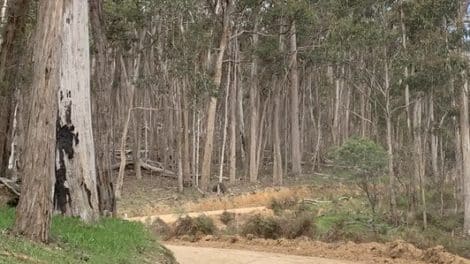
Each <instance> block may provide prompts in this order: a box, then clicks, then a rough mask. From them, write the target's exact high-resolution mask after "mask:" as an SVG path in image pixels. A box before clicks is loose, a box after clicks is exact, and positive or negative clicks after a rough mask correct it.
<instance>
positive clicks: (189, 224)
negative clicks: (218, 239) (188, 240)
mask: <svg viewBox="0 0 470 264" xmlns="http://www.w3.org/2000/svg"><path fill="white" fill-rule="evenodd" d="M215 232H216V227H215V225H214V221H213V220H212V219H211V218H210V217H208V216H206V215H200V216H198V217H196V218H192V217H190V216H186V217H181V218H179V219H178V220H177V221H176V222H175V224H174V228H173V232H172V235H173V236H176V237H179V236H183V235H190V236H195V235H200V234H202V235H212V234H214V233H215Z"/></svg>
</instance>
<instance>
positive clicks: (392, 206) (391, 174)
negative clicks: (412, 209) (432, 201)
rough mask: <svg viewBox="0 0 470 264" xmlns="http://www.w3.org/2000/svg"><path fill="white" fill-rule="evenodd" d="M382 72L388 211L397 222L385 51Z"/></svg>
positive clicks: (388, 84) (388, 85)
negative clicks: (385, 127) (383, 78)
mask: <svg viewBox="0 0 470 264" xmlns="http://www.w3.org/2000/svg"><path fill="white" fill-rule="evenodd" d="M384 55H385V56H384V59H385V60H386V61H385V62H384V71H385V87H384V90H385V91H384V92H385V122H386V126H387V152H388V174H389V178H390V181H389V194H390V209H391V213H392V218H393V220H394V221H397V199H396V194H395V181H396V179H395V172H394V169H393V167H394V163H393V159H394V156H393V135H392V129H393V128H392V110H391V105H390V100H391V99H390V88H391V87H390V75H389V66H388V61H387V49H385V52H384Z"/></svg>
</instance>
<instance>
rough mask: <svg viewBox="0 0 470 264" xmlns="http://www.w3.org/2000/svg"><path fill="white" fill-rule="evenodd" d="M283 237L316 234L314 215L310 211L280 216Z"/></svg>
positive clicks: (291, 237)
mask: <svg viewBox="0 0 470 264" xmlns="http://www.w3.org/2000/svg"><path fill="white" fill-rule="evenodd" d="M279 224H280V226H281V235H282V237H285V238H289V239H294V238H298V237H302V236H305V237H310V238H312V237H313V235H314V234H315V222H314V216H313V215H312V214H311V213H308V212H301V213H295V214H291V215H284V216H283V217H280V218H279Z"/></svg>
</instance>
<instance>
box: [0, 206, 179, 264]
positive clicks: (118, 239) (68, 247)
mask: <svg viewBox="0 0 470 264" xmlns="http://www.w3.org/2000/svg"><path fill="white" fill-rule="evenodd" d="M14 214H15V212H14V210H12V209H0V241H1V242H0V263H61V264H62V263H97V264H102V263H103V264H106V263H110V264H111V263H112V264H114V263H116V264H133V263H136V264H137V263H160V262H164V263H173V257H172V255H171V253H169V252H168V251H167V250H166V249H165V248H164V247H162V246H160V245H159V244H158V243H157V241H156V240H155V238H154V237H153V236H152V235H151V234H150V233H149V232H148V230H147V229H146V228H145V227H144V226H143V225H142V224H139V223H132V222H127V221H124V220H119V219H111V218H108V219H102V220H100V221H99V222H97V223H95V224H93V225H86V224H84V223H82V222H81V221H80V220H78V219H74V218H66V217H61V216H57V217H54V219H53V223H52V228H51V238H52V242H51V243H50V244H49V245H42V244H36V243H31V242H29V241H27V240H25V239H23V238H20V237H14V236H12V235H9V234H8V232H7V230H8V229H9V228H11V227H12V225H13V222H14ZM159 260H160V262H159Z"/></svg>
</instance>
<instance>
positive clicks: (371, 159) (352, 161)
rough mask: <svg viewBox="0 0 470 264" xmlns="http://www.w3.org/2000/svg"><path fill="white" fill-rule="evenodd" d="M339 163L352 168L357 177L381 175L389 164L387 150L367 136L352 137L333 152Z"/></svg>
mask: <svg viewBox="0 0 470 264" xmlns="http://www.w3.org/2000/svg"><path fill="white" fill-rule="evenodd" d="M333 158H334V161H335V163H336V164H337V165H339V166H345V167H347V168H348V169H350V170H351V172H352V174H353V175H354V177H356V178H360V179H362V178H366V177H371V176H381V174H383V172H384V169H385V167H386V165H387V160H388V155H387V152H386V151H385V150H384V149H383V148H382V147H381V146H379V145H378V144H376V143H375V142H373V141H371V140H369V139H365V138H351V139H349V140H348V141H346V142H345V143H344V144H343V145H342V146H341V147H339V148H338V149H336V150H335V151H334V152H333Z"/></svg>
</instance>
